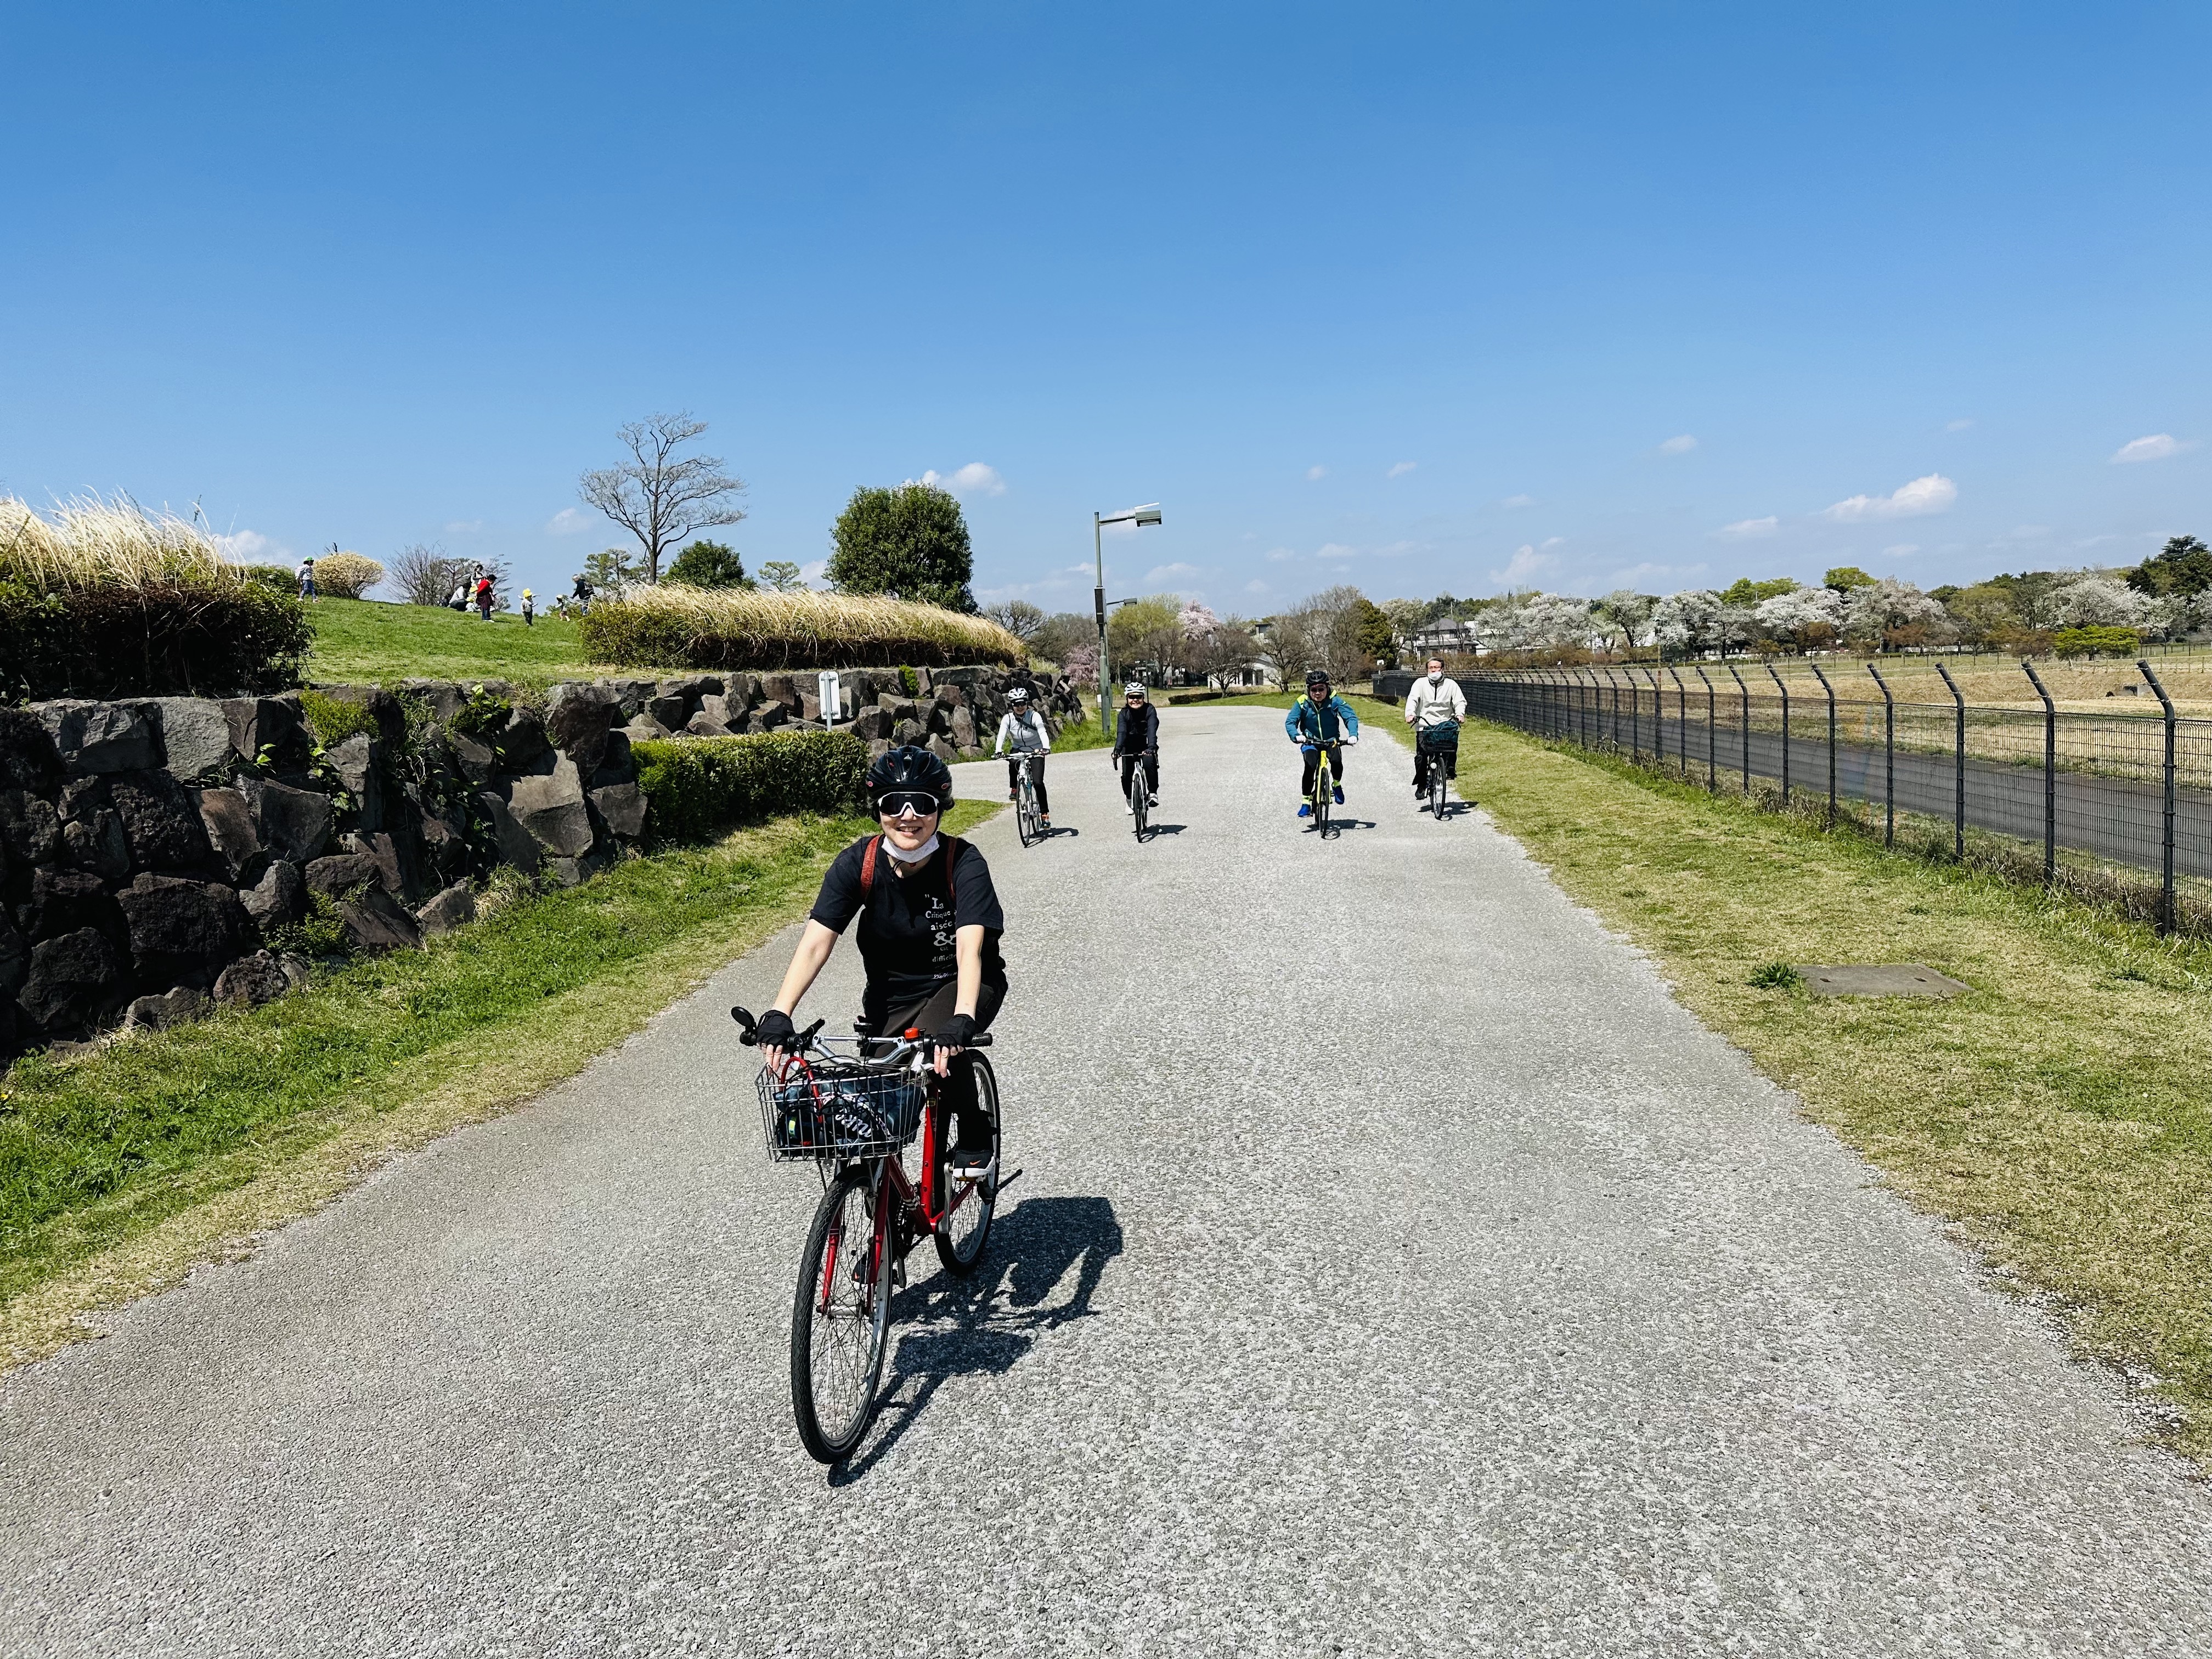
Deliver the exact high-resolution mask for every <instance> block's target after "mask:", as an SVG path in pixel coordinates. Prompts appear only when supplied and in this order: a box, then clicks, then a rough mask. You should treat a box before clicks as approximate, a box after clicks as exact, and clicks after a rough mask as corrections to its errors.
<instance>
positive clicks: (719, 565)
mask: <svg viewBox="0 0 2212 1659" xmlns="http://www.w3.org/2000/svg"><path fill="white" fill-rule="evenodd" d="M661 580H664V581H669V582H673V583H675V584H676V585H677V586H678V587H750V586H752V585H753V581H752V578H751V577H750V576H748V575H746V574H745V562H744V560H743V559H741V558H739V557H738V550H737V549H735V548H734V547H726V546H724V545H723V544H721V543H720V542H694V543H692V544H691V545H690V546H689V547H687V548H685V549H684V550H683V551H682V552H681V553H678V555H677V556H676V557H675V558H674V560H673V561H671V562H670V564H669V567H668V574H666V575H665V576H664V577H663V578H662V579H661Z"/></svg>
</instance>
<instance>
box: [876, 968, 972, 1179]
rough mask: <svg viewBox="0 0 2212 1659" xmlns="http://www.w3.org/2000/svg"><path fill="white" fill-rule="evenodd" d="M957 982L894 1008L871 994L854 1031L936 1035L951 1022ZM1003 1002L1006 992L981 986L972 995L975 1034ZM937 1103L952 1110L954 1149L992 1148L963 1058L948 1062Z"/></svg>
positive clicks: (942, 986)
mask: <svg viewBox="0 0 2212 1659" xmlns="http://www.w3.org/2000/svg"><path fill="white" fill-rule="evenodd" d="M959 995H960V987H959V983H958V981H953V980H948V981H945V983H944V984H942V985H940V986H939V987H937V989H935V990H934V991H933V992H931V993H930V994H928V995H927V996H926V997H924V998H922V999H921V1000H920V1001H918V1002H908V1003H904V1004H902V1005H900V1006H896V1007H893V1006H890V1004H889V1003H888V1002H883V1003H879V1002H878V1001H877V1000H876V998H875V997H874V996H873V995H870V996H869V997H867V998H866V1000H864V1001H863V1002H862V1004H861V1006H860V1026H859V1028H858V1029H859V1030H860V1034H861V1035H862V1036H887V1035H891V1034H895V1033H896V1032H900V1031H905V1030H920V1031H921V1032H922V1033H923V1034H924V1035H925V1036H927V1035H929V1034H932V1033H933V1032H935V1031H936V1030H938V1028H939V1027H940V1026H942V1025H943V1024H945V1021H946V1020H948V1019H950V1018H952V1005H953V1004H954V1003H955V1002H957V1001H958V1000H959ZM1005 1001H1006V987H1005V986H1003V985H994V984H992V983H991V981H988V980H985V981H983V988H982V989H981V991H979V992H978V993H977V994H976V996H975V1029H976V1030H977V1031H979V1032H981V1031H987V1030H990V1029H991V1022H992V1021H993V1020H994V1019H996V1018H998V1017H999V1007H1000V1004H1001V1003H1003V1002H1005ZM938 1098H939V1100H941V1101H943V1102H944V1103H945V1105H946V1106H947V1107H949V1108H951V1112H952V1121H953V1126H954V1131H955V1133H954V1136H953V1143H952V1144H953V1145H954V1146H958V1147H963V1148H976V1149H980V1150H986V1151H987V1150H988V1149H989V1147H990V1145H991V1121H990V1119H989V1117H988V1116H987V1115H986V1114H985V1113H984V1110H983V1106H982V1103H981V1101H980V1100H978V1099H977V1098H976V1096H975V1068H974V1066H972V1065H971V1064H970V1063H969V1058H968V1056H967V1055H966V1054H962V1055H960V1056H958V1057H957V1059H955V1060H953V1062H952V1069H951V1072H950V1073H948V1074H947V1075H946V1077H945V1083H944V1086H943V1088H942V1089H941V1090H940V1091H939V1095H938Z"/></svg>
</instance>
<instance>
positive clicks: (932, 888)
mask: <svg viewBox="0 0 2212 1659" xmlns="http://www.w3.org/2000/svg"><path fill="white" fill-rule="evenodd" d="M868 799H869V801H870V803H871V805H873V806H874V808H875V812H876V821H877V823H878V824H880V825H881V826H882V830H883V833H882V834H881V835H878V836H862V837H861V838H860V840H858V841H856V842H854V843H853V844H852V845H851V846H850V847H848V848H846V849H845V850H844V851H843V852H842V853H840V854H838V855H837V857H836V860H834V861H833V862H832V863H831V864H830V866H829V873H828V874H826V875H825V876H823V878H822V891H821V893H820V895H819V896H817V898H816V899H815V901H814V910H813V913H812V915H810V916H809V917H808V918H807V922H806V929H805V932H804V933H801V934H800V935H799V948H798V949H797V950H796V951H793V952H792V957H791V966H790V967H789V968H787V969H785V970H784V975H783V987H782V988H781V990H779V991H778V992H777V993H776V995H775V1002H774V1003H773V1004H772V1005H771V1006H769V1010H768V1012H766V1013H764V1014H763V1015H762V1016H761V1018H760V1024H759V1025H758V1027H757V1033H756V1035H757V1040H758V1042H759V1043H760V1046H761V1047H762V1048H763V1049H764V1050H766V1051H767V1053H768V1057H769V1060H770V1061H771V1063H773V1062H774V1061H775V1060H777V1059H778V1058H780V1057H781V1055H782V1054H788V1053H790V1052H791V1051H792V1050H793V1048H796V1047H797V1046H798V1042H799V1037H798V1033H797V1032H796V1030H794V1029H793V1025H792V1020H791V1016H792V1014H793V1012H794V1011H795V1010H796V1009H797V1008H798V1006H799V999H800V998H801V997H803V996H805V994H806V992H807V988H808V987H810V986H811V985H812V984H813V983H814V979H815V975H817V974H819V973H820V972H821V971H822V965H823V963H826V962H827V961H829V953H830V951H834V950H836V948H837V940H838V938H839V937H840V935H842V933H844V931H845V929H846V927H848V925H849V924H850V923H851V922H852V920H853V918H854V916H858V917H860V960H861V962H862V963H864V964H865V965H866V969H867V973H868V983H867V989H866V992H865V993H864V994H862V996H861V999H860V1024H859V1025H858V1026H857V1027H856V1028H855V1029H856V1030H859V1031H860V1034H861V1035H862V1036H883V1035H884V1034H886V1033H895V1032H899V1031H904V1030H909V1029H913V1028H919V1029H920V1030H921V1031H922V1032H923V1033H925V1034H926V1035H927V1036H934V1037H935V1038H936V1039H937V1041H936V1042H935V1044H934V1045H933V1047H934V1049H935V1054H934V1060H935V1063H936V1066H937V1074H938V1075H939V1077H941V1078H944V1079H945V1095H944V1099H945V1103H946V1104H947V1105H948V1106H949V1107H950V1108H951V1112H952V1116H953V1121H954V1125H955V1127H956V1130H957V1133H956V1135H955V1137H954V1146H953V1150H952V1152H951V1162H952V1164H953V1168H954V1169H955V1170H956V1171H963V1172H968V1171H974V1172H980V1171H981V1170H983V1169H984V1168H985V1167H986V1166H987V1165H988V1164H989V1162H990V1158H991V1125H990V1120H989V1118H988V1117H987V1115H986V1114H985V1113H984V1110H983V1109H982V1106H981V1103H980V1102H979V1101H978V1099H977V1097H976V1091H975V1072H974V1070H973V1069H972V1067H971V1066H969V1063H968V1062H966V1061H965V1060H962V1058H961V1055H962V1054H963V1051H964V1050H965V1049H966V1048H967V1045H968V1042H969V1038H971V1037H973V1036H975V1035H976V1034H977V1033H978V1032H981V1031H985V1030H989V1029H990V1024H991V1021H992V1020H993V1019H994V1018H996V1017H997V1015H998V1012H999V1005H1000V1003H1001V1002H1003V1001H1004V1000H1006V961H1005V959H1004V958H1003V957H1000V954H999V936H1000V934H1001V933H1004V932H1005V931H1006V914H1005V912H1004V911H1002V910H1001V909H1000V908H999V895H998V891H997V890H996V889H995V888H994V887H993V886H992V884H991V867H990V866H989V865H987V863H985V862H984V860H983V854H981V852H980V851H979V850H977V848H976V847H975V844H974V843H973V842H963V841H953V842H949V843H948V842H945V841H944V840H942V839H940V837H939V835H938V833H937V824H938V819H939V816H940V815H941V814H942V813H943V812H944V811H945V808H947V807H949V806H951V805H952V774H951V770H950V769H948V768H947V767H946V766H945V763H944V762H943V761H941V760H939V759H938V757H936V756H934V755H933V754H931V753H930V752H929V750H927V749H915V748H901V749H893V750H889V751H888V752H886V753H885V754H884V755H882V756H879V757H878V758H877V760H876V763H875V764H874V765H872V766H871V767H870V768H869V769H868Z"/></svg>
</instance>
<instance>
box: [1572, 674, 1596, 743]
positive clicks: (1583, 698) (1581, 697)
mask: <svg viewBox="0 0 2212 1659" xmlns="http://www.w3.org/2000/svg"><path fill="white" fill-rule="evenodd" d="M1595 678H1596V677H1595V675H1592V674H1591V673H1590V671H1589V669H1587V668H1577V670H1575V714H1576V715H1577V718H1578V719H1579V720H1581V722H1582V728H1583V748H1585V749H1587V748H1589V746H1590V740H1589V710H1590V706H1589V690H1590V682H1591V681H1592V680H1594V679H1595Z"/></svg>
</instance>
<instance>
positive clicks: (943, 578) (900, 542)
mask: <svg viewBox="0 0 2212 1659" xmlns="http://www.w3.org/2000/svg"><path fill="white" fill-rule="evenodd" d="M830 539H831V542H832V551H831V552H830V555H829V581H830V585H831V586H834V587H835V588H836V590H837V591H838V592H840V593H883V594H887V595H889V596H890V598H892V599H919V600H921V602H922V603H923V604H925V605H943V606H945V609H947V610H948V611H967V612H969V614H971V615H972V614H973V613H974V612H975V594H973V593H972V592H969V588H968V581H969V576H970V575H971V574H973V571H974V568H975V555H974V553H973V551H972V550H970V549H969V544H968V521H967V520H966V519H964V518H963V517H962V516H961V513H960V503H959V502H958V501H955V500H953V499H952V497H951V495H950V494H949V493H948V492H946V491H945V490H942V489H939V488H938V487H937V486H936V485H934V484H926V483H902V484H901V485H899V487H898V488H897V489H856V490H854V492H853V499H852V500H851V501H848V502H847V503H846V504H845V510H844V511H843V512H842V513H839V514H838V515H837V523H836V527H835V528H834V529H833V530H832V532H830Z"/></svg>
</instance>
